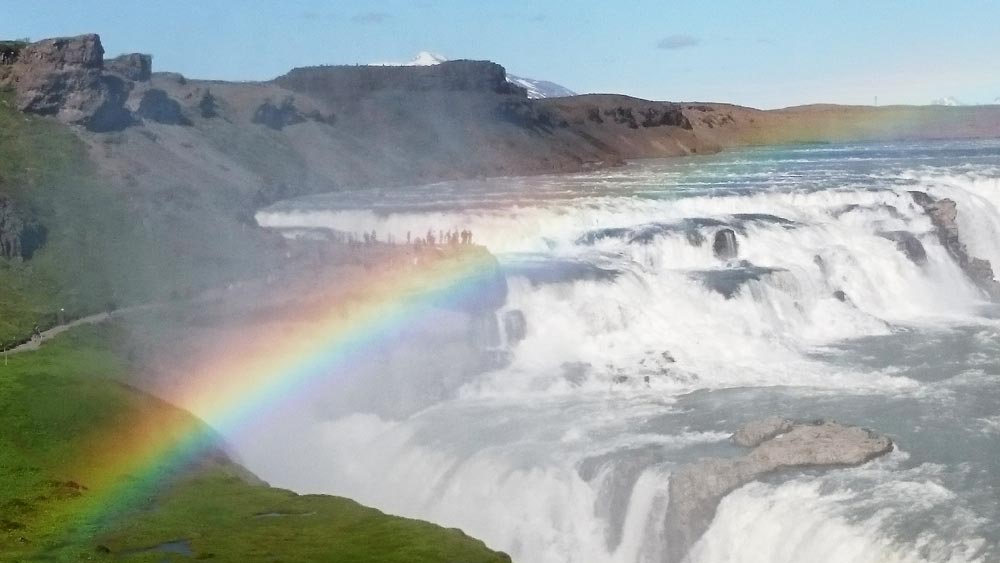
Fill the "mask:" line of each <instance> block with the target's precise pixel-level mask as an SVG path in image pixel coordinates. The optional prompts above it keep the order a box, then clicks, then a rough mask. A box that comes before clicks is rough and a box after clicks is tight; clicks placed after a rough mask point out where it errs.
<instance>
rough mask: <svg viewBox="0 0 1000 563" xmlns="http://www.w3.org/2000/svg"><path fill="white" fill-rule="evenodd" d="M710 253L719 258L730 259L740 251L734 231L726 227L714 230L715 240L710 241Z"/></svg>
mask: <svg viewBox="0 0 1000 563" xmlns="http://www.w3.org/2000/svg"><path fill="white" fill-rule="evenodd" d="M712 253H713V254H715V257H716V258H718V259H719V260H732V259H734V258H736V257H737V256H738V255H739V253H740V247H739V243H737V242H736V231H734V230H732V229H729V228H726V229H719V230H718V231H716V232H715V240H714V241H713V242H712Z"/></svg>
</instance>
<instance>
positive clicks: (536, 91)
mask: <svg viewBox="0 0 1000 563" xmlns="http://www.w3.org/2000/svg"><path fill="white" fill-rule="evenodd" d="M507 82H513V83H514V84H517V85H518V86H522V87H524V89H525V90H527V91H528V97H529V98H531V99H537V98H565V97H566V96H575V95H576V92H574V91H572V90H570V89H569V88H567V87H565V86H561V85H559V84H556V83H555V82H549V81H548V80H535V79H534V78H521V77H520V76H514V75H513V74H508V75H507Z"/></svg>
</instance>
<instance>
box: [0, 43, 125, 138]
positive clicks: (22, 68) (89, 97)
mask: <svg viewBox="0 0 1000 563" xmlns="http://www.w3.org/2000/svg"><path fill="white" fill-rule="evenodd" d="M7 80H8V81H11V80H12V81H13V83H14V86H15V89H16V92H17V107H18V109H19V110H21V111H24V112H28V113H35V114H39V115H53V116H56V117H57V118H58V119H59V120H60V121H62V122H64V123H70V124H74V125H83V126H84V127H86V128H87V129H90V130H92V131H113V130H118V129H122V128H125V127H127V126H128V125H129V124H131V123H132V117H131V114H130V113H129V111H128V110H127V109H125V101H126V100H127V99H128V94H129V91H130V90H131V85H130V83H129V82H128V81H126V80H125V79H123V78H122V77H120V76H117V75H115V74H111V73H105V72H104V47H102V46H101V39H100V37H98V36H97V35H93V34H91V35H81V36H79V37H63V38H57V39H45V40H43V41H38V42H36V43H31V44H29V45H27V46H26V47H24V48H23V49H21V51H20V52H19V54H18V58H17V61H16V63H15V64H14V66H13V72H12V75H11V77H9V78H8V79H7Z"/></svg>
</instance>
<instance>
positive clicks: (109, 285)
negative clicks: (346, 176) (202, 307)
mask: <svg viewBox="0 0 1000 563" xmlns="http://www.w3.org/2000/svg"><path fill="white" fill-rule="evenodd" d="M108 140H109V141H110V140H113V138H110V137H109V139H108ZM0 194H5V195H7V196H9V197H11V198H12V199H13V200H14V201H15V203H16V205H17V207H18V208H19V209H21V210H23V211H28V212H29V213H30V214H31V215H32V216H34V217H35V218H37V220H39V221H40V222H41V223H42V224H43V225H45V226H46V227H47V228H48V242H47V244H46V245H45V246H44V247H43V248H42V249H41V250H40V251H39V252H38V253H37V254H36V255H35V257H34V258H33V259H31V260H29V261H26V262H20V261H10V260H0V292H2V293H0V295H2V298H0V346H2V345H3V344H4V343H10V342H11V341H12V340H15V339H18V338H24V337H26V336H28V335H29V334H30V331H31V328H32V326H33V325H34V324H36V323H37V324H39V325H40V326H42V327H43V328H44V327H46V326H48V325H51V324H53V323H54V322H55V320H56V318H57V312H58V311H59V309H61V308H62V309H65V310H66V316H67V317H69V318H72V317H77V316H82V315H85V314H88V313H92V312H96V311H101V310H103V309H104V308H105V307H106V306H107V305H108V304H109V303H116V304H119V305H123V304H129V303H136V302H143V301H149V300H154V299H160V298H165V297H167V296H169V295H170V294H171V292H173V291H179V292H184V291H188V290H192V289H193V290H198V289H201V288H206V287H213V286H218V285H220V284H224V283H226V282H228V281H229V280H231V279H233V278H239V277H246V276H253V275H254V272H256V271H259V270H257V268H259V267H262V266H261V260H260V256H261V252H260V247H259V244H258V240H257V239H255V236H256V235H255V233H248V232H246V231H245V228H244V227H243V226H242V225H239V224H238V223H237V221H236V215H237V213H236V212H234V211H233V210H231V209H225V208H223V204H224V202H218V201H194V202H192V201H175V200H173V199H171V198H170V194H152V195H150V194H145V193H143V192H142V191H141V190H137V189H132V190H130V188H127V187H121V186H113V185H110V184H108V183H107V182H105V181H103V180H102V179H101V178H100V177H99V176H98V175H97V173H96V170H95V167H94V165H93V163H92V162H91V161H90V159H89V157H88V154H87V150H86V147H85V146H84V145H83V143H81V142H80V140H79V139H77V138H76V136H75V135H74V134H73V132H72V131H70V130H69V129H67V128H66V127H64V126H62V125H60V124H58V123H56V122H54V121H53V120H50V119H43V118H37V117H31V116H27V115H24V114H21V113H19V112H17V111H16V110H15V108H14V103H13V95H12V93H11V92H4V91H0Z"/></svg>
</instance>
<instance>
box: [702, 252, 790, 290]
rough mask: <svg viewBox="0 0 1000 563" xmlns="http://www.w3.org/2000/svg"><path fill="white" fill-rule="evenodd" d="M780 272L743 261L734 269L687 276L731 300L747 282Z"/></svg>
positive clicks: (705, 271)
mask: <svg viewBox="0 0 1000 563" xmlns="http://www.w3.org/2000/svg"><path fill="white" fill-rule="evenodd" d="M780 271H783V270H779V269H777V268H767V267H764V266H754V265H753V264H751V263H750V262H747V261H745V260H744V261H742V262H740V263H739V265H737V266H735V267H731V268H722V269H719V270H697V271H692V272H690V273H689V274H688V275H689V276H691V277H692V278H695V279H697V280H699V281H701V283H702V284H704V285H705V287H707V288H708V289H711V290H712V291H714V292H716V293H719V294H721V295H722V296H723V297H725V298H726V299H732V298H733V297H734V296H735V295H736V294H738V293H739V292H740V289H741V288H742V287H743V286H744V285H745V284H746V283H747V282H749V281H760V280H761V279H763V278H764V277H765V276H769V275H771V274H773V273H775V272H780Z"/></svg>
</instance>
